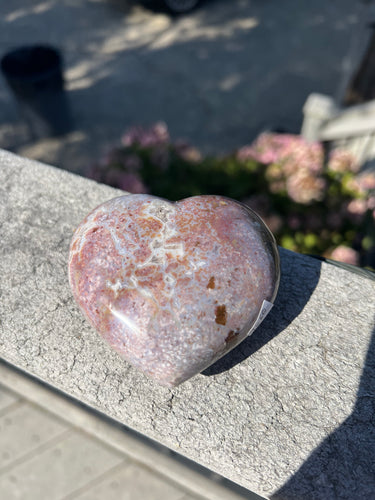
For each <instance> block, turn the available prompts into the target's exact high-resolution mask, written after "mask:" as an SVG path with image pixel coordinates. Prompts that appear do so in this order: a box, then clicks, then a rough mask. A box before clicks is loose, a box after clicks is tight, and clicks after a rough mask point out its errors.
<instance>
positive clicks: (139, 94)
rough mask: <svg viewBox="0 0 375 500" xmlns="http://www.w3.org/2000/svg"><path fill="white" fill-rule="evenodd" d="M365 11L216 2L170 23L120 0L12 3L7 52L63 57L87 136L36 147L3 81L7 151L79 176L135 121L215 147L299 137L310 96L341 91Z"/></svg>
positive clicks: (3, 17)
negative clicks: (279, 132)
mask: <svg viewBox="0 0 375 500" xmlns="http://www.w3.org/2000/svg"><path fill="white" fill-rule="evenodd" d="M357 10H358V9H357V6H356V5H353V2H350V1H349V0H345V1H343V0H341V1H339V0H335V1H333V2H329V3H328V4H327V2H323V1H318V2H314V3H313V4H311V5H304V6H303V7H301V4H300V2H298V1H297V0H288V1H287V2H283V3H282V5H281V4H280V3H279V2H271V1H267V2H256V1H250V0H235V1H230V2H229V1H226V0H210V1H207V2H204V4H203V5H202V8H200V9H198V10H197V11H196V12H194V13H192V14H189V15H187V16H184V17H181V18H179V19H171V18H169V17H168V16H166V15H163V14H154V13H152V12H149V11H147V10H145V9H143V8H141V7H139V6H137V5H134V4H127V3H126V2H125V1H124V2H120V1H119V0H109V1H107V2H106V1H104V0H96V1H95V0H80V1H77V2H71V1H70V0H64V1H57V0H46V1H44V2H34V1H32V0H16V1H14V2H11V3H4V5H2V6H0V28H1V30H0V51H1V53H2V54H3V53H4V52H5V51H6V50H8V49H9V48H10V47H12V46H15V45H20V44H25V43H35V42H45V43H50V44H52V45H55V46H57V47H58V48H60V49H61V50H62V52H63V54H64V58H65V62H66V79H67V89H68V96H69V101H70V103H71V107H72V110H73V114H74V118H75V124H76V129H77V131H78V132H79V137H81V140H80V141H77V137H78V136H77V135H75V136H74V138H73V139H72V138H71V137H70V136H67V137H66V138H61V139H59V140H58V141H57V142H56V140H55V142H54V147H50V148H48V147H47V145H46V144H43V145H42V146H41V147H40V145H38V144H34V143H31V142H30V140H29V138H28V137H27V134H26V135H25V134H23V135H22V134H20V133H19V127H18V125H17V126H15V127H13V128H12V127H10V125H16V124H17V123H18V122H17V113H16V109H15V106H14V102H13V100H12V98H11V96H10V94H9V92H8V90H7V89H6V87H5V84H4V82H1V83H0V107H1V119H0V147H5V148H8V149H12V150H15V151H17V152H19V153H22V154H25V155H28V156H32V157H33V156H34V157H39V158H41V159H47V161H50V162H52V163H55V164H58V165H60V166H63V167H65V168H68V169H73V170H80V169H81V168H82V166H83V163H86V164H87V163H88V162H90V161H93V160H95V159H96V158H97V157H98V156H100V154H101V153H102V152H103V151H104V150H105V149H106V148H107V147H108V146H109V145H110V144H113V143H114V142H117V141H118V140H119V138H120V136H121V134H122V132H123V131H124V129H125V128H126V127H128V126H131V125H133V124H143V125H148V124H151V123H153V122H155V121H158V120H164V121H165V122H167V124H168V126H169V129H170V130H171V132H172V135H173V136H174V137H185V138H187V139H189V140H190V141H191V142H192V143H193V144H195V145H197V146H198V147H201V148H202V149H203V150H204V151H206V152H210V151H212V152H214V151H215V152H220V151H228V150H231V149H233V148H235V147H238V146H240V145H243V144H245V143H248V142H249V141H251V140H252V139H253V138H254V136H255V135H256V134H257V133H259V132H260V131H262V130H264V129H268V128H274V127H280V126H282V127H283V128H284V129H286V130H291V131H294V132H297V131H298V130H299V125H300V121H301V108H302V105H303V103H304V101H305V99H306V97H307V95H308V94H309V93H310V92H312V91H320V92H323V93H324V92H326V93H329V94H332V93H334V92H335V90H336V88H337V81H338V79H339V77H340V74H341V66H342V61H343V58H344V56H345V54H346V51H347V48H348V44H349V41H350V40H349V39H350V35H351V33H352V32H353V29H354V28H355V27H356V26H357V23H358V16H357ZM47 26H48V27H49V29H48V30H47V28H46V27H47ZM17 127H18V128H17ZM59 144H60V147H58V145H59ZM72 144H73V145H72ZM43 155H44V156H43ZM77 158H78V160H77Z"/></svg>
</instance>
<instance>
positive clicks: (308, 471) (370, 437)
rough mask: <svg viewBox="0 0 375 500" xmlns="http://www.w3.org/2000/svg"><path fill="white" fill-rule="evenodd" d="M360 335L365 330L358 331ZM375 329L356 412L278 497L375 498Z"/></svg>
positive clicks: (324, 498) (275, 496)
mask: <svg viewBox="0 0 375 500" xmlns="http://www.w3.org/2000/svg"><path fill="white" fill-rule="evenodd" d="M356 333H357V334H358V335H360V334H361V332H356ZM374 396H375V329H374V331H373V334H372V339H371V342H370V345H369V349H368V352H367V356H366V360H365V365H364V369H363V373H362V376H361V379H360V384H359V389H358V392H357V400H356V403H355V406H354V408H353V412H352V414H351V415H350V416H349V418H347V419H346V420H345V421H344V422H343V423H342V424H341V425H340V426H339V427H338V429H337V430H336V431H334V432H333V433H332V434H330V435H329V436H328V437H327V438H326V439H325V440H324V441H323V442H322V443H321V445H320V446H319V447H318V448H317V449H316V450H314V451H313V453H312V454H311V455H310V457H309V458H308V459H307V460H306V461H305V463H304V464H303V465H302V466H301V467H300V469H299V470H298V471H297V472H296V473H295V474H294V475H293V476H292V477H291V478H290V479H289V481H288V482H287V483H286V484H285V485H284V486H283V487H282V488H281V489H280V490H279V491H278V492H277V493H276V494H275V495H273V496H272V498H274V499H284V498H296V499H297V498H298V499H299V498H301V499H302V498H303V499H309V498H314V499H316V500H336V499H338V498H340V499H348V500H349V499H350V500H355V499H358V500H362V499H364V498H366V499H367V498H368V499H369V498H373V497H374V491H375V397H374Z"/></svg>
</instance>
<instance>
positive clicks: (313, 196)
mask: <svg viewBox="0 0 375 500" xmlns="http://www.w3.org/2000/svg"><path fill="white" fill-rule="evenodd" d="M325 187H326V182H325V181H324V179H322V178H320V177H314V176H312V175H310V174H309V173H308V172H306V171H303V170H301V171H299V172H297V173H296V174H295V175H293V176H292V177H289V179H287V181H286V188H287V191H288V195H289V196H290V198H291V199H292V200H294V201H295V202H296V203H302V204H303V205H308V204H309V203H311V202H312V201H320V200H322V199H323V197H324V189H325Z"/></svg>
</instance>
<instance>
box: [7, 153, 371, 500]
mask: <svg viewBox="0 0 375 500" xmlns="http://www.w3.org/2000/svg"><path fill="white" fill-rule="evenodd" d="M118 194H119V192H118V191H116V190H113V189H111V188H109V187H105V186H100V185H98V184H96V183H94V182H92V181H88V180H86V179H83V178H80V177H76V176H74V175H72V174H69V173H67V172H64V171H61V170H58V169H54V168H51V167H47V166H45V165H41V164H38V163H34V162H31V161H28V160H25V159H23V158H19V157H16V156H14V155H11V154H10V153H6V152H0V238H1V246H0V276H1V281H0V283H1V284H0V321H1V322H0V354H1V356H2V357H3V359H4V360H6V361H7V362H9V363H12V364H14V365H16V366H17V367H19V368H21V369H23V370H25V371H26V372H29V373H31V374H33V375H35V376H37V377H39V378H41V379H43V380H44V381H45V382H48V383H49V384H51V385H53V386H55V387H57V388H59V389H61V390H63V391H64V392H66V393H68V394H70V395H71V396H74V397H75V398H77V399H80V400H82V401H84V402H85V403H88V404H89V405H91V406H92V407H94V408H96V409H98V410H100V411H102V412H104V413H105V414H107V415H109V416H111V417H113V418H115V419H116V420H119V421H121V422H123V423H124V424H126V425H127V426H129V427H132V428H134V429H136V430H138V431H140V432H142V433H144V434H146V435H147V436H149V437H151V438H154V439H156V440H157V441H160V442H162V443H163V444H165V445H166V446H169V447H170V448H172V449H174V450H176V451H179V452H180V453H182V454H184V455H186V456H188V457H189V458H191V459H193V460H195V461H197V462H199V463H201V464H203V465H205V466H207V467H209V468H210V469H212V470H214V471H217V472H219V473H220V474H223V475H224V476H226V477H228V478H230V479H232V480H233V481H236V482H237V483H239V484H241V485H242V486H245V487H247V488H249V489H251V490H253V491H255V492H257V493H259V494H261V495H263V496H267V497H272V498H303V499H308V498H313V499H320V498H322V499H325V500H326V499H331V498H332V499H334V498H348V499H349V498H350V499H353V498H370V497H371V495H373V492H374V491H375V466H374V464H375V422H374V420H375V340H374V336H375V326H374V324H375V322H374V318H375V282H374V281H372V280H370V279H366V278H364V277H362V276H358V275H357V274H354V273H351V272H348V271H346V270H343V269H340V268H337V267H336V266H333V265H330V264H327V263H321V262H320V261H318V260H315V259H312V258H309V257H305V256H301V255H298V254H294V253H291V252H288V251H285V250H282V251H281V262H282V279H281V284H280V290H279V295H278V298H277V300H276V303H275V307H274V309H273V310H272V311H271V313H270V314H269V316H268V317H267V319H266V320H265V321H264V323H263V324H262V325H261V326H260V327H259V328H258V329H257V330H256V332H255V333H254V334H253V335H252V336H251V337H250V338H248V339H247V340H246V341H244V342H243V343H242V344H241V345H240V346H239V347H238V348H237V349H235V350H234V351H232V353H230V354H229V355H228V356H227V357H226V358H224V359H223V360H221V361H219V362H218V363H217V364H216V365H214V366H213V367H211V368H210V369H208V370H206V372H205V373H204V374H201V375H198V376H196V377H194V378H193V379H191V380H189V381H188V382H186V383H184V384H183V385H182V386H180V387H178V388H177V389H173V390H171V389H165V388H162V387H159V386H157V385H156V384H154V383H153V382H151V381H150V380H148V379H146V377H144V376H143V375H141V374H140V373H138V372H136V371H135V370H134V369H133V368H131V367H130V365H128V364H126V363H125V362H124V361H123V360H122V359H120V358H119V357H118V355H117V354H116V353H114V352H112V351H111V350H110V348H109V347H108V346H107V345H106V344H105V343H104V342H103V341H102V340H101V339H100V337H99V336H98V335H97V334H96V333H95V332H94V331H93V330H92V329H91V328H90V326H89V325H88V324H87V323H86V321H85V320H84V318H83V316H82V315H81V313H80V312H79V310H78V307H77V306H76V304H75V303H74V300H73V298H72V295H71V292H70V289H69V285H68V279H67V258H68V247H69V242H70V239H71V236H72V232H73V230H74V229H75V227H76V226H77V225H78V223H79V222H80V221H81V219H82V218H83V217H84V216H85V215H86V214H87V213H88V212H89V211H90V210H91V209H92V208H94V207H95V206H96V205H98V204H99V203H101V202H103V201H105V200H107V199H110V198H112V197H114V196H117V195H118Z"/></svg>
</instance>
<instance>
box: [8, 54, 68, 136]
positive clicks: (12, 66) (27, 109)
mask: <svg viewBox="0 0 375 500" xmlns="http://www.w3.org/2000/svg"><path fill="white" fill-rule="evenodd" d="M1 70H2V72H3V75H4V77H5V79H6V81H7V83H8V85H9V87H10V88H11V90H12V91H13V93H14V95H15V97H16V100H17V102H18V103H19V106H20V108H21V113H22V115H23V117H24V119H25V120H26V122H27V124H28V126H29V128H30V131H31V133H32V135H33V137H34V138H42V137H50V136H55V135H61V134H64V133H66V132H68V131H69V130H70V129H71V126H72V123H71V116H70V112H69V106H68V102H67V97H66V94H65V92H64V78H63V72H62V58H61V55H60V53H59V52H58V51H57V50H56V49H54V48H52V47H48V46H44V45H35V46H30V47H20V48H18V49H15V50H13V51H11V52H9V53H7V54H6V55H5V56H4V57H3V58H2V60H1Z"/></svg>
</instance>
